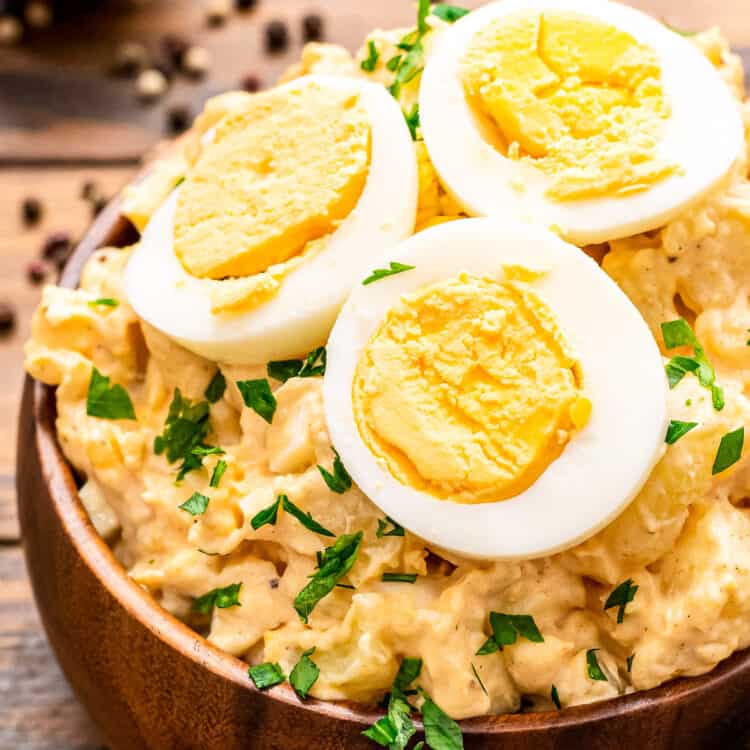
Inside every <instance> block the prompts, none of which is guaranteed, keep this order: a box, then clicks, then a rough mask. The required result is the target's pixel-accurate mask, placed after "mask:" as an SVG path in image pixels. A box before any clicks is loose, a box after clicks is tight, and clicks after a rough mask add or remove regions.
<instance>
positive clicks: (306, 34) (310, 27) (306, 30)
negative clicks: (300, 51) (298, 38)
mask: <svg viewBox="0 0 750 750" xmlns="http://www.w3.org/2000/svg"><path fill="white" fill-rule="evenodd" d="M302 38H303V39H304V40H305V41H306V42H319V41H321V40H322V39H323V18H322V17H321V16H320V15H318V14H317V13H310V14H309V15H307V16H305V17H304V18H303V19H302Z"/></svg>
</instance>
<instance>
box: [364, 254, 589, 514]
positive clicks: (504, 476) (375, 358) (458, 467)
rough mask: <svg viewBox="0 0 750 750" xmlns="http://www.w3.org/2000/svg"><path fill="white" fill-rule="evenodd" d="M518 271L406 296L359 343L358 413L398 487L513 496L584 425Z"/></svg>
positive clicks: (568, 376)
mask: <svg viewBox="0 0 750 750" xmlns="http://www.w3.org/2000/svg"><path fill="white" fill-rule="evenodd" d="M524 278H525V277H524V274H523V273H517V272H516V271H514V270H511V269H509V270H508V271H507V272H506V273H505V275H504V276H503V278H501V279H500V280H496V279H491V278H480V277H476V276H471V275H469V274H461V275H460V276H458V277H456V278H453V279H449V280H447V281H441V282H438V283H435V284H432V285H429V286H426V287H423V288H421V289H419V290H418V291H416V292H414V293H411V294H407V295H404V296H403V297H402V298H401V300H400V301H399V303H398V304H397V305H395V306H394V307H393V308H392V309H390V310H389V312H388V313H387V315H386V316H385V318H384V320H383V322H382V324H381V325H380V327H379V328H378V330H377V331H376V333H375V334H374V335H373V337H372V339H371V340H370V341H369V343H368V344H367V346H366V348H365V349H364V351H363V353H362V355H361V357H360V359H359V361H358V363H357V367H356V371H355V375H354V380H353V384H352V403H353V409H354V416H355V420H356V423H357V427H358V429H359V432H360V434H361V436H362V439H363V440H364V441H365V443H366V445H367V446H368V448H369V449H370V451H372V453H373V454H374V455H375V456H377V457H378V458H379V459H381V460H382V461H383V462H385V465H386V466H387V468H388V470H389V471H390V472H391V474H392V475H393V476H394V477H395V478H396V479H397V480H398V481H400V482H401V483H402V484H405V485H408V486H411V487H414V488H415V489H418V490H420V491H426V492H429V493H431V494H432V495H434V496H436V497H438V498H442V499H450V500H453V501H456V502H463V503H480V502H492V501H497V500H503V499H506V498H510V497H513V496H515V495H517V494H519V493H520V492H523V491H524V490H525V489H527V488H528V487H529V486H531V485H532V484H533V483H534V481H535V480H536V479H537V478H538V477H539V476H540V475H541V474H542V473H543V472H544V470H545V469H546V468H547V466H549V464H550V463H551V462H552V461H553V460H554V459H555V458H557V457H558V456H559V455H560V453H561V452H562V450H563V448H564V447H565V444H566V443H567V442H568V440H569V439H570V437H571V435H572V433H573V432H574V431H575V430H576V429H579V428H582V427H583V426H584V425H585V424H586V422H587V421H588V418H589V415H590V411H591V404H590V402H589V401H588V399H586V397H585V396H584V395H583V390H582V384H581V374H580V371H579V369H580V368H579V365H578V362H577V360H576V358H575V356H574V355H573V353H572V350H571V348H570V346H569V345H568V343H567V341H566V340H565V337H564V336H563V334H562V332H561V331H560V329H559V327H558V323H557V321H556V318H555V316H554V315H553V313H552V312H551V310H550V309H549V307H548V306H547V305H546V304H545V302H544V301H543V300H542V299H541V298H540V297H539V296H538V295H537V293H536V292H535V291H534V290H533V289H532V287H531V286H530V284H529V283H527V282H526V281H525V280H524ZM527 278H528V277H527Z"/></svg>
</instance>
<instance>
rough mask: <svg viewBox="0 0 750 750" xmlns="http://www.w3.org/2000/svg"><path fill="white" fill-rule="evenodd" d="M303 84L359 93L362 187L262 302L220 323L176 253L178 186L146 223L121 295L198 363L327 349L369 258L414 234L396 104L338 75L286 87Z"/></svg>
mask: <svg viewBox="0 0 750 750" xmlns="http://www.w3.org/2000/svg"><path fill="white" fill-rule="evenodd" d="M310 84H317V85H319V86H322V87H329V88H334V89H336V90H344V91H351V92H353V93H358V94H359V96H360V102H361V103H362V105H363V106H364V108H365V110H366V111H367V113H368V115H369V119H370V123H371V160H370V168H369V173H368V177H367V181H366V183H365V187H364V189H363V191H362V194H361V196H360V198H359V201H358V203H357V205H356V206H355V207H354V209H353V210H352V211H351V213H350V214H349V216H348V217H347V218H346V219H345V220H344V221H343V222H342V223H341V225H340V226H339V227H338V228H337V229H336V230H335V231H334V232H333V233H332V234H331V235H330V236H329V237H328V239H327V240H326V244H325V246H324V247H323V248H322V249H320V250H319V251H317V252H316V253H314V254H313V255H311V257H310V258H308V259H306V260H305V261H303V262H302V263H301V264H300V265H299V266H297V267H296V268H293V269H292V270H291V271H289V273H288V274H287V275H286V276H285V277H284V278H283V279H282V280H281V286H280V289H279V290H278V292H277V293H276V294H275V295H274V296H273V297H271V298H270V299H269V300H268V301H266V302H264V303H262V304H261V305H259V306H257V307H255V308H253V309H251V310H249V311H248V312H244V313H231V314H223V315H217V314H215V313H213V312H212V311H211V302H210V299H209V296H208V293H207V291H206V289H205V286H204V284H203V281H202V280H201V279H197V278H195V277H194V276H192V275H190V274H189V273H188V272H187V271H186V270H185V268H184V267H183V266H182V264H181V263H180V261H179V260H178V258H177V257H176V255H175V253H174V242H173V239H174V216H175V209H176V206H177V197H178V194H179V191H180V189H181V188H177V189H176V190H174V191H173V192H172V194H171V195H170V197H169V198H168V199H167V200H166V201H165V203H164V204H163V205H162V206H161V207H160V208H159V209H158V211H157V212H156V213H155V214H154V216H153V217H152V218H151V220H150V221H149V223H148V225H147V227H146V229H145V231H144V233H143V237H142V238H141V241H140V243H139V245H138V247H137V249H136V250H135V252H134V253H133V256H132V257H131V259H130V261H129V263H128V266H127V269H126V273H125V289H126V294H127V297H128V301H129V303H130V304H131V305H132V307H133V309H134V310H135V311H136V313H137V314H138V315H139V317H141V318H142V319H143V320H145V321H147V322H148V323H150V324H151V325H152V326H154V327H155V328H157V329H159V330H160V331H162V332H163V333H165V334H166V335H167V336H169V337H170V338H172V339H174V340H175V341H177V342H178V343H180V344H181V345H182V346H184V347H185V348H186V349H189V350H191V351H193V352H195V353H197V354H200V355H202V356H204V357H208V358H210V359H213V360H217V361H221V362H228V363H233V364H262V363H265V362H268V361H270V360H275V359H285V358H289V357H293V356H297V355H300V354H304V353H306V352H307V351H309V350H311V349H313V348H315V347H316V346H319V345H321V344H323V343H325V340H326V338H327V336H328V332H329V331H330V329H331V326H332V325H333V323H334V320H335V318H336V314H337V313H338V311H339V309H340V307H341V305H342V304H343V302H344V300H345V299H346V296H347V294H348V293H349V290H350V289H351V287H352V285H353V284H354V283H356V281H357V280H358V279H359V278H361V277H362V275H363V274H365V273H366V272H367V270H368V269H369V268H370V266H371V265H372V263H373V258H375V257H377V256H378V255H379V254H380V253H382V252H383V250H384V249H385V248H386V247H389V246H390V245H392V244H393V243H395V242H398V241H399V240H402V239H404V238H405V237H408V236H409V235H410V234H411V233H412V232H413V231H414V222H415V219H416V210H417V195H418V177H417V165H416V156H415V151H414V145H413V143H412V139H411V135H410V133H409V129H408V127H407V125H406V123H405V121H404V116H403V114H402V112H401V109H400V107H399V106H398V104H397V103H396V101H395V100H394V99H393V97H391V96H390V94H388V92H387V91H386V90H385V89H384V88H383V87H382V86H380V85H377V84H374V83H369V82H365V81H358V80H356V79H351V78H345V77H340V76H329V75H313V76H306V77H304V78H300V79H298V80H295V81H292V82H291V83H288V84H285V86H284V87H285V88H299V87H302V86H306V85H310ZM291 137H295V136H294V134H293V133H290V138H291Z"/></svg>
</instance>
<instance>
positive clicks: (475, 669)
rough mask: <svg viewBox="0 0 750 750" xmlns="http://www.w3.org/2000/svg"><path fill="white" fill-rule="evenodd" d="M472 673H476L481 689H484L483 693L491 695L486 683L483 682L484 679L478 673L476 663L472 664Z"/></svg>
mask: <svg viewBox="0 0 750 750" xmlns="http://www.w3.org/2000/svg"><path fill="white" fill-rule="evenodd" d="M471 671H472V672H473V673H474V677H476V680H477V682H478V683H479V687H480V688H482V692H483V693H484V694H485V695H489V693H488V692H487V688H486V687H485V686H484V683H483V682H482V678H481V677H480V676H479V672H477V668H476V667H475V666H474V662H471Z"/></svg>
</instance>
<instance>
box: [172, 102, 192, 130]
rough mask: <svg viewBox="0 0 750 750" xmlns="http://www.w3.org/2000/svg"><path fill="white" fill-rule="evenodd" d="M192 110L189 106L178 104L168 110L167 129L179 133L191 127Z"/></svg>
mask: <svg viewBox="0 0 750 750" xmlns="http://www.w3.org/2000/svg"><path fill="white" fill-rule="evenodd" d="M190 120H191V112H190V109H189V108H188V107H186V106H185V105H182V104H177V105H175V106H173V107H170V108H169V110H167V130H168V131H169V132H170V133H172V134H174V135H177V134H178V133H183V132H184V131H186V130H187V129H188V128H189V127H190Z"/></svg>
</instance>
